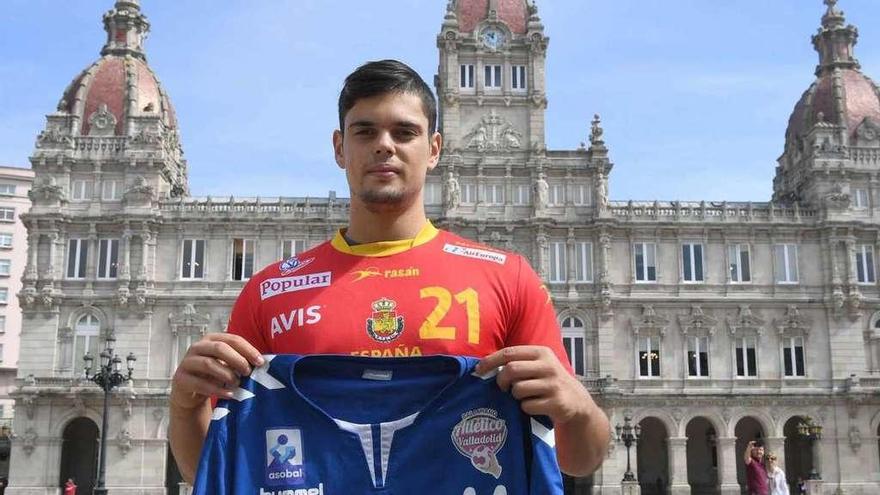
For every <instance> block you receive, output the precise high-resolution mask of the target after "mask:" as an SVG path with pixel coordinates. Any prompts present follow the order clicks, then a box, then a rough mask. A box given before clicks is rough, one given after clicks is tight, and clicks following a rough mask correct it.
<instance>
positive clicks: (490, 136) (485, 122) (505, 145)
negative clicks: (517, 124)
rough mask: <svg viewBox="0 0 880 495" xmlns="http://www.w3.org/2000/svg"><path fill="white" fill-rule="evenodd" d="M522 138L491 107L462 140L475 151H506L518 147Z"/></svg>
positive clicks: (510, 124)
mask: <svg viewBox="0 0 880 495" xmlns="http://www.w3.org/2000/svg"><path fill="white" fill-rule="evenodd" d="M522 139H523V136H522V133H520V132H519V131H517V130H516V129H515V128H514V126H513V124H512V123H510V122H508V121H507V120H506V119H504V118H503V117H501V116H500V115H498V114H497V113H496V112H495V109H494V108H493V109H492V110H490V111H489V113H488V114H487V115H484V116H483V118H481V119H480V121H479V122H478V123H477V124H476V125H475V126H474V127H473V129H472V130H471V132H469V133H468V134H466V135H465V139H464V141H465V143H466V145H465V146H466V147H467V148H471V149H476V150H477V151H485V150H493V151H507V150H515V149H519V148H520V147H521V146H522Z"/></svg>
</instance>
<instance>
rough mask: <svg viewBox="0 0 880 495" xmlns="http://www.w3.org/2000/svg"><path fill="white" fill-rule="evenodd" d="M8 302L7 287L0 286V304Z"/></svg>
mask: <svg viewBox="0 0 880 495" xmlns="http://www.w3.org/2000/svg"><path fill="white" fill-rule="evenodd" d="M7 303H9V289H7V288H6V287H0V304H7Z"/></svg>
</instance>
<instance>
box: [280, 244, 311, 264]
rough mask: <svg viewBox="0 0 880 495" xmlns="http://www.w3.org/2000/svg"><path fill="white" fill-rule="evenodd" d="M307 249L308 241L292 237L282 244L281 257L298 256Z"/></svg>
mask: <svg viewBox="0 0 880 495" xmlns="http://www.w3.org/2000/svg"><path fill="white" fill-rule="evenodd" d="M305 250H306V241H305V240H304V239H290V240H287V241H284V243H282V245H281V258H283V259H287V258H290V257H291V256H296V255H298V254H299V253H301V252H303V251H305Z"/></svg>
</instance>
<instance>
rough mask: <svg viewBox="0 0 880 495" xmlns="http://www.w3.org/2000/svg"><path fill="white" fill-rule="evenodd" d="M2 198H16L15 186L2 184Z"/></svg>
mask: <svg viewBox="0 0 880 495" xmlns="http://www.w3.org/2000/svg"><path fill="white" fill-rule="evenodd" d="M0 196H15V184H0Z"/></svg>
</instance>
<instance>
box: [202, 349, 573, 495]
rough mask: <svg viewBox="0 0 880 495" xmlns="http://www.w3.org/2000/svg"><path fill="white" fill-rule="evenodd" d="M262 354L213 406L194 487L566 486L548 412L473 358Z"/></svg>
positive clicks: (316, 493) (550, 491)
mask: <svg viewBox="0 0 880 495" xmlns="http://www.w3.org/2000/svg"><path fill="white" fill-rule="evenodd" d="M265 358H266V364H265V365H263V366H261V367H259V368H256V369H255V370H254V371H253V373H251V375H250V377H248V378H245V379H243V380H242V383H241V386H240V388H239V389H238V390H237V391H236V394H235V397H234V398H233V399H229V400H222V401H220V402H219V403H218V404H217V407H216V408H215V409H214V413H213V417H212V421H211V424H210V428H209V430H208V437H207V439H206V440H205V445H204V448H203V449H202V455H201V459H200V461H199V467H198V472H197V474H196V480H195V486H194V491H193V494H194V495H227V494H236V495H251V494H253V495H358V494H376V495H379V494H382V495H385V494H388V495H390V494H397V495H404V494H425V495H427V494H432V495H433V494H439V495H521V494H522V495H524V494H541V495H555V494H560V495H561V494H562V493H563V491H562V479H561V475H560V473H559V466H558V465H557V463H556V451H555V440H554V436H553V429H552V426H551V424H550V422H549V420H547V419H546V418H538V417H531V416H528V415H526V414H525V413H523V412H522V411H521V409H520V405H519V403H518V402H517V401H516V400H515V399H514V398H513V397H512V396H511V395H510V394H508V393H506V392H504V391H502V390H501V389H499V388H498V386H497V384H496V381H495V379H494V373H493V374H491V375H488V376H487V375H483V376H477V375H475V374H474V367H475V366H476V364H477V362H478V361H477V360H476V359H474V358H465V357H451V356H427V357H416V358H366V357H360V356H344V355H309V356H297V355H277V356H271V355H268V356H265Z"/></svg>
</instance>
